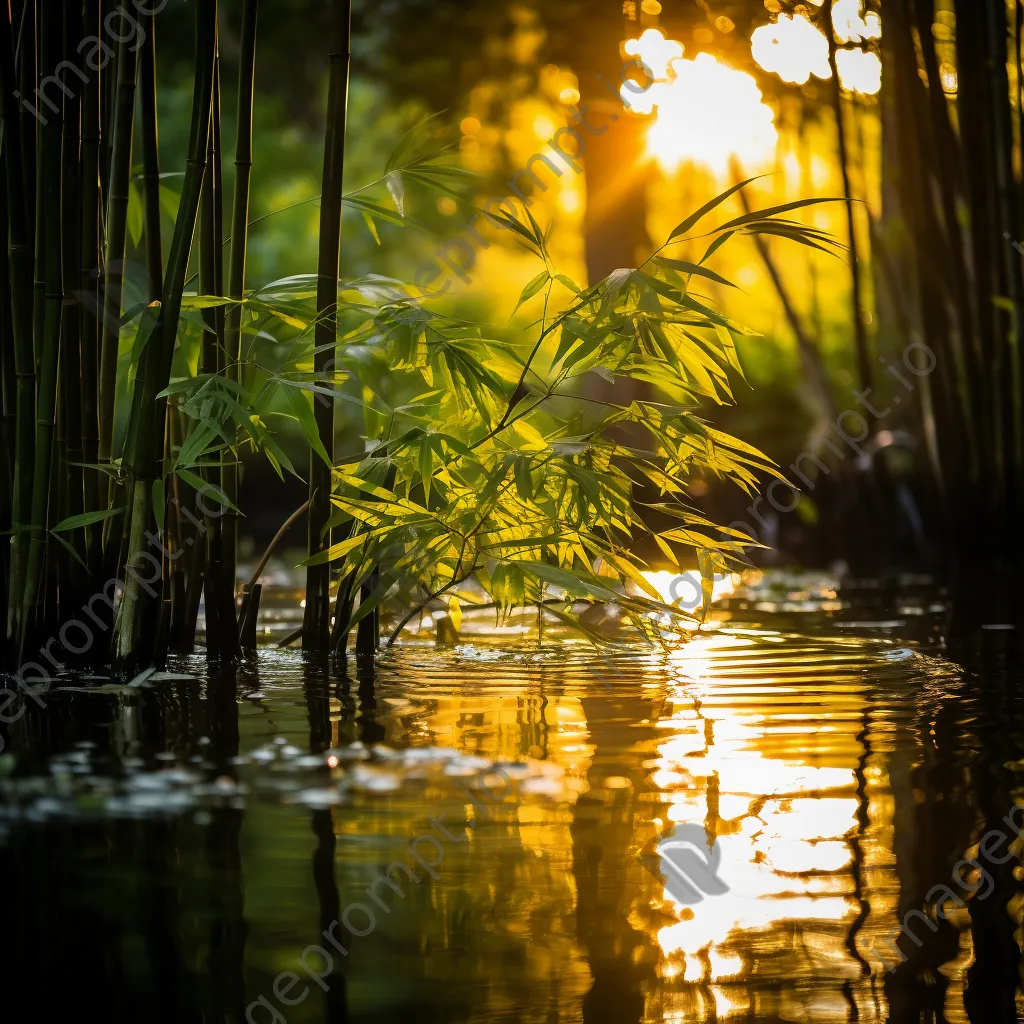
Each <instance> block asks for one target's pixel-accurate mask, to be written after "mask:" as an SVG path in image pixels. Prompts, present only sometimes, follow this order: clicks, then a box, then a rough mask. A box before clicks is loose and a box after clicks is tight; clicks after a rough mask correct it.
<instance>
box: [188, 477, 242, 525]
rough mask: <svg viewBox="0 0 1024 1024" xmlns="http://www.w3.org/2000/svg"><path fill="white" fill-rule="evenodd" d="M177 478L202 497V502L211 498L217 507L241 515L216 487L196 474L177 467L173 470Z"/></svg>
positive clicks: (236, 507)
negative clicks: (222, 507) (220, 506)
mask: <svg viewBox="0 0 1024 1024" xmlns="http://www.w3.org/2000/svg"><path fill="white" fill-rule="evenodd" d="M174 472H175V474H176V475H177V476H180V477H181V479H182V480H184V481H185V483H187V484H188V485H189V486H191V487H194V488H195V489H196V490H197V491H198V492H199V493H200V494H202V495H203V497H204V500H205V498H206V497H207V496H209V497H212V498H213V500H214V501H216V502H217V504H218V505H223V506H224V507H225V508H229V509H231V511H232V512H236V513H238V515H242V512H241V510H240V509H239V508H238V506H236V505H235V503H234V502H233V501H231V499H230V498H229V497H228V496H227V495H226V494H225V493H224V492H223V491H222V490H221V489H220V488H219V487H218V486H217V485H216V484H212V483H210V482H209V481H208V480H204V479H203V478H202V477H201V476H199V474H198V473H193V472H192V470H190V469H183V468H182V467H180V466H179V467H178V468H177V469H175V470H174Z"/></svg>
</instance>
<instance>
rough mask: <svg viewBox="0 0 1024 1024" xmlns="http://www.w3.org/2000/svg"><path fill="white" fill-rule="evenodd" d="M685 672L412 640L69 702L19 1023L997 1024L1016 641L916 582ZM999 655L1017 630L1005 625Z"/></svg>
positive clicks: (34, 719) (27, 839) (3, 824)
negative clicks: (346, 659)
mask: <svg viewBox="0 0 1024 1024" xmlns="http://www.w3.org/2000/svg"><path fill="white" fill-rule="evenodd" d="M831 587H832V584H830V583H829V582H828V580H827V579H819V578H815V577H807V578H783V577H776V578H774V579H767V580H765V581H762V582H761V583H760V584H759V585H757V586H752V587H748V588H745V589H741V590H740V591H737V592H736V593H735V594H733V595H732V596H731V597H730V598H728V599H727V600H724V601H723V602H722V603H721V604H720V605H719V606H718V607H717V609H716V612H715V614H714V615H713V616H712V620H711V621H710V622H709V623H708V624H707V625H706V626H705V628H704V629H703V630H701V632H700V633H698V634H697V635H696V636H695V637H694V639H693V640H692V641H691V642H690V643H688V644H687V645H686V646H684V647H682V648H681V649H678V650H673V651H670V652H652V651H650V650H633V649H629V650H616V651H614V652H609V653H605V654H600V655H599V654H595V653H594V649H593V648H591V647H590V646H589V645H588V644H584V643H581V642H578V641H576V642H571V641H567V640H566V638H564V637H560V636H558V635H556V634H553V633H550V632H546V633H545V636H544V638H543V640H542V641H541V642H538V641H537V639H536V638H535V637H531V636H529V635H525V634H523V635H519V634H517V633H516V631H515V630H514V629H513V630H510V631H509V632H508V633H507V634H505V635H501V634H495V633H494V632H493V631H491V632H488V631H486V630H481V631H480V632H478V633H472V632H468V633H466V634H465V635H464V636H463V638H462V639H463V642H461V643H459V644H457V645H456V646H454V647H451V648H446V649H442V648H438V647H436V646H435V645H434V644H433V643H432V642H430V641H429V640H428V639H426V637H425V636H424V637H423V638H416V637H414V638H412V639H410V640H409V641H408V642H406V643H404V644H402V645H399V646H398V647H397V648H396V649H395V650H394V651H393V652H390V653H388V654H387V655H386V656H384V657H383V658H382V660H381V662H380V664H379V665H378V667H377V670H376V672H375V673H374V672H371V671H369V670H367V669H366V668H365V667H364V668H359V667H358V666H356V665H355V664H350V665H349V667H348V674H345V673H344V672H338V671H335V670H327V669H325V668H323V667H319V666H314V665H308V664H304V662H303V660H302V658H301V656H300V655H299V654H298V653H293V652H291V651H277V650H272V649H268V650H267V651H266V652H265V653H264V654H263V655H262V657H261V659H260V662H259V665H258V668H248V669H242V670H238V671H237V672H236V673H232V674H230V675H207V674H206V672H205V664H204V662H203V660H202V659H201V658H199V657H195V658H189V659H183V660H182V661H180V662H178V663H177V664H175V665H173V666H170V669H171V670H170V671H168V672H166V673H162V674H157V675H155V676H152V677H150V678H149V679H148V680H146V681H145V682H144V683H143V684H142V685H136V686H131V687H123V686H113V685H110V684H102V683H99V682H97V681H95V680H79V681H77V683H76V685H74V686H65V687H62V688H61V689H60V690H54V691H51V693H50V694H49V695H48V705H47V709H46V711H45V712H40V713H37V714H34V715H32V716H26V719H25V722H26V723H27V724H26V726H25V729H24V730H23V731H22V732H21V733H19V734H17V735H16V737H15V741H14V743H13V745H12V749H13V750H14V751H16V757H10V756H6V759H5V761H4V762H3V763H4V765H5V769H6V778H5V779H4V780H3V782H2V783H0V787H2V789H0V793H2V801H0V862H2V864H3V877H4V882H5V891H4V897H3V906H4V910H3V912H2V913H3V917H4V919H5V927H4V929H3V930H4V933H5V934H6V935H7V937H8V943H7V954H6V964H7V977H8V979H9V987H8V998H9V999H10V998H12V996H13V997H15V998H16V999H17V1002H18V1003H20V1004H21V1005H22V1007H23V1010H22V1016H24V1017H26V1018H28V1019H32V1020H34V1021H50V1020H54V1021H56V1020H61V1021H66V1020H69V1019H77V1018H79V1017H80V1016H81V1015H82V1014H83V1013H84V1014H85V1015H86V1017H87V1019H104V1020H107V1021H111V1022H121V1021H125V1022H129V1021H130V1022H137V1021H143V1020H144V1021H168V1022H170V1021H173V1022H176V1024H184V1022H193V1021H194V1022H200V1021H203V1022H221V1021H223V1022H241V1021H243V1020H249V1021H250V1022H253V1024H261V1022H288V1024H293V1022H294V1024H306V1022H329V1024H335V1022H341V1021H360V1022H362V1021H366V1022H369V1021H374V1022H376V1021H381V1022H383V1021H388V1022H392V1021H393V1022H404V1021H417V1022H485V1021H486V1022H494V1021H508V1022H513V1021H515V1022H537V1024H563V1022H573V1021H584V1022H588V1024H590V1022H595V1024H596V1022H602V1024H603V1022H607V1024H634V1022H636V1024H639V1022H687V1024H690V1022H700V1024H703V1022H712V1021H733V1020H735V1021H756V1022H775V1021H807V1022H833V1021H858V1022H882V1021H894V1022H895V1021H899V1022H903V1021H949V1022H955V1021H971V1022H972V1024H980V1022H983V1021H984V1022H986V1024H987V1022H992V1021H995V1022H999V1021H1003V1020H1006V1021H1012V1020H1015V1019H1017V1006H1018V1005H1024V1003H1020V1002H1019V999H1018V996H1017V989H1018V986H1019V978H1020V966H1021V952H1020V941H1021V931H1020V922H1021V920H1022V914H1024V882H1021V881H1020V880H1019V878H1020V877H1022V876H1024V872H1022V869H1021V867H1020V855H1021V847H1022V845H1024V843H1022V841H1021V840H1020V839H1019V838H1018V836H1017V832H1016V826H1017V825H1021V826H1022V827H1024V806H1022V807H1021V809H1020V810H1019V811H1018V810H1015V799H1017V800H1019V801H1020V802H1021V804H1022V805H1024V788H1022V786H1021V782H1022V779H1024V776H1022V772H1024V760H1022V759H1024V700H1022V699H1021V695H1020V689H1019V670H1018V668H1017V665H1018V664H1019V661H1018V656H1019V650H1016V649H1015V646H1014V645H1015V644H1019V640H1018V639H1017V635H1016V634H1015V633H1014V632H1013V631H1011V630H1009V629H996V628H991V629H987V630H983V631H981V632H980V633H978V634H976V635H975V636H974V638H973V639H972V640H971V641H970V642H967V643H964V644H962V645H959V646H957V645H953V646H950V645H948V644H942V643H940V640H941V638H942V636H943V633H944V630H945V623H946V604H945V600H944V598H943V597H942V596H941V594H940V593H939V592H938V591H937V589H936V588H934V587H932V586H930V585H928V584H927V582H926V581H914V580H908V581H904V583H903V585H902V586H899V587H892V588H878V587H872V586H869V585H866V584H864V585H860V586H858V587H846V588H844V589H843V590H841V591H840V592H839V593H838V595H837V594H836V593H835V592H834V590H832V589H831ZM991 625H992V626H998V624H991Z"/></svg>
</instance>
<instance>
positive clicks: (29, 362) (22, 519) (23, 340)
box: [0, 3, 35, 640]
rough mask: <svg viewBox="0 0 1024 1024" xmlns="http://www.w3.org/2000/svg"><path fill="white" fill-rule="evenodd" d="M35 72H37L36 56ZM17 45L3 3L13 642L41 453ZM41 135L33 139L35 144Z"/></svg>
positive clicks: (0, 62)
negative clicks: (17, 91)
mask: <svg viewBox="0 0 1024 1024" xmlns="http://www.w3.org/2000/svg"><path fill="white" fill-rule="evenodd" d="M32 66H33V67H34V66H35V63H34V55H33V60H32ZM14 69H15V62H14V41H13V35H12V31H11V22H10V10H9V8H8V6H7V4H3V3H0V104H2V106H0V116H2V121H3V129H4V143H3V165H4V177H5V181H6V193H7V216H8V225H7V228H8V235H7V238H8V263H9V268H10V271H9V273H10V278H9V287H10V303H11V327H12V333H13V343H14V352H13V366H14V374H15V379H16V380H15V424H14V432H15V454H14V465H13V481H12V487H13V493H12V501H13V505H12V510H11V522H12V526H13V527H15V529H16V532H15V534H14V536H13V538H12V542H11V563H10V572H9V581H10V582H9V586H8V593H9V595H10V598H11V599H10V603H9V607H8V615H7V636H8V638H9V639H11V640H13V639H15V637H16V636H17V634H18V633H20V630H21V626H20V602H19V601H18V599H17V597H16V596H15V595H20V594H21V593H22V590H23V587H24V572H25V566H26V562H27V558H28V535H27V534H26V533H23V532H21V531H20V530H19V529H18V528H19V527H22V526H26V525H28V523H30V522H31V515H32V511H31V510H32V505H31V500H32V471H33V463H34V448H35V353H34V347H33V340H32V330H33V329H32V313H33V308H32V263H33V255H32V246H31V243H30V234H29V223H30V221H29V220H28V216H27V214H28V201H27V196H26V191H27V190H26V187H25V170H26V161H25V159H24V157H23V149H24V148H25V146H28V145H29V144H30V143H29V141H28V140H23V139H22V134H21V129H22V124H21V116H20V114H19V112H18V108H17V105H16V99H15V96H14V92H15V89H16V82H15V77H14ZM34 139H35V135H34V133H33V136H32V141H33V142H34Z"/></svg>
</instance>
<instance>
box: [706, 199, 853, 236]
mask: <svg viewBox="0 0 1024 1024" xmlns="http://www.w3.org/2000/svg"><path fill="white" fill-rule="evenodd" d="M845 202H846V200H845V199H842V198H837V197H830V198H828V199H797V200H795V201H794V202H792V203H783V204H782V205H781V206H772V207H769V208H768V209H767V210H752V211H751V212H750V213H744V214H743V215H742V216H740V217H736V218H735V219H734V220H730V221H728V222H727V223H725V224H722V225H720V226H719V227H718V229H717V230H718V231H728V230H730V229H731V228H738V227H742V226H743V225H744V224H749V223H750V222H751V221H756V220H767V219H768V218H770V217H775V216H777V215H778V214H780V213H788V212H789V211H790V210H800V209H803V208H804V207H806V206H819V205H820V204H822V203H845Z"/></svg>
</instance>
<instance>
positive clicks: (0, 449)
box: [0, 153, 18, 623]
mask: <svg viewBox="0 0 1024 1024" xmlns="http://www.w3.org/2000/svg"><path fill="white" fill-rule="evenodd" d="M2 158H3V154H2V153H0V160H2ZM6 238H7V189H6V188H0V239H6ZM9 275H10V259H9V256H8V250H7V246H6V245H4V244H2V243H0V530H2V531H7V530H9V529H10V528H11V516H12V513H13V509H14V459H15V455H16V449H15V424H16V423H17V415H16V414H15V410H16V408H17V387H18V382H17V377H16V375H15V373H14V321H13V319H12V316H11V290H10V286H9V282H10V276H9ZM10 550H11V546H10V544H0V622H5V623H6V621H7V609H8V599H9V596H10V592H9V590H8V587H9V585H10V569H11V565H10Z"/></svg>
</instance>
